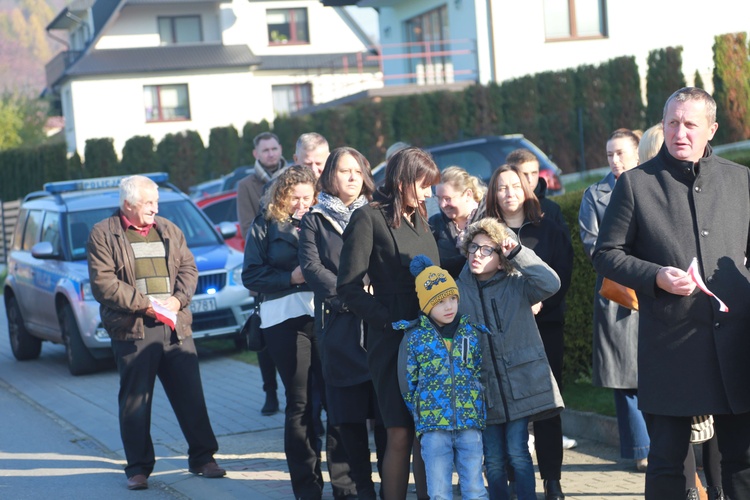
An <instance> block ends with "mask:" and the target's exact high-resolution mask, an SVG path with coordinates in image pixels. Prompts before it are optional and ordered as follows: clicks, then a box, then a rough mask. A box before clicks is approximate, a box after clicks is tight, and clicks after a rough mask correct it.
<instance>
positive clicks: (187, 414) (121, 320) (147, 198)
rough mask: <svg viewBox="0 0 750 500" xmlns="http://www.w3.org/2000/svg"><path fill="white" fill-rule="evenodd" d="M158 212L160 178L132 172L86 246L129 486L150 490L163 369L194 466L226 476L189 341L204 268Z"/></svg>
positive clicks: (197, 470) (196, 471) (194, 469)
mask: <svg viewBox="0 0 750 500" xmlns="http://www.w3.org/2000/svg"><path fill="white" fill-rule="evenodd" d="M158 212H159V192H158V186H157V185H156V183H154V181H152V180H151V179H149V178H148V177H144V176H140V175H134V176H131V177H127V178H125V179H123V180H122V182H121V183H120V210H119V211H118V212H116V213H114V214H112V216H111V217H108V218H106V219H104V220H103V221H101V222H99V223H97V224H96V225H95V226H94V227H93V229H92V230H91V234H90V235H89V240H88V244H87V251H88V265H89V277H90V279H91V292H92V293H93V295H94V298H95V299H96V300H97V302H99V304H100V312H101V317H102V323H103V324H104V328H105V329H106V330H107V333H108V334H109V336H110V337H111V338H112V351H113V352H114V354H115V361H116V362H117V369H118V371H119V373H120V392H119V395H118V402H119V415H120V436H121V437H122V444H123V448H124V449H125V458H126V459H127V465H126V466H125V475H126V476H127V477H128V489H131V490H142V489H146V488H148V476H149V475H150V474H151V472H153V470H154V464H155V462H156V457H155V455H154V445H153V443H152V442H151V429H150V424H151V404H152V400H153V394H154V382H155V381H156V377H157V375H158V377H159V380H161V383H162V386H164V392H166V394H167V397H168V398H169V402H170V403H171V404H172V409H173V410H174V412H175V416H176V417H177V421H178V422H179V423H180V428H181V429H182V432H183V434H184V435H185V439H186V440H187V442H188V447H189V448H188V467H189V469H190V472H192V473H193V474H197V475H200V476H204V477H211V478H217V477H223V476H224V475H225V474H226V471H225V470H224V469H222V468H221V467H219V466H218V465H217V464H216V462H215V461H214V454H215V453H216V452H217V450H218V449H219V445H218V443H217V442H216V437H215V436H214V432H213V430H212V429H211V423H210V421H209V419H208V411H207V409H206V401H205V399H204V397H203V387H202V385H201V378H200V372H199V370H198V356H197V354H196V351H195V344H194V343H193V338H192V330H191V323H192V319H193V317H192V315H191V313H190V308H189V304H190V300H191V299H192V298H193V293H194V292H195V287H196V284H197V281H198V269H197V268H196V267H195V260H194V259H193V254H192V253H191V252H190V249H188V247H187V243H186V242H185V236H184V235H183V234H182V231H181V230H180V228H178V227H177V226H176V225H174V224H173V223H172V222H170V221H168V220H167V219H164V218H162V217H158V216H157V215H156V214H157V213H158ZM170 312H171V313H173V314H174V315H175V316H176V321H174V318H170V316H171V314H170ZM170 321H172V322H173V324H172V325H168V324H166V322H170Z"/></svg>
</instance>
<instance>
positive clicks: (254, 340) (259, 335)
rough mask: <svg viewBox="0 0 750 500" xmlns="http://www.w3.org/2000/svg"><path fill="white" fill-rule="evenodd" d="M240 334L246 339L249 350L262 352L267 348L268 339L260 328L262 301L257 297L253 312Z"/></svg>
mask: <svg viewBox="0 0 750 500" xmlns="http://www.w3.org/2000/svg"><path fill="white" fill-rule="evenodd" d="M240 336H241V337H242V338H244V339H245V342H246V345H247V350H248V351H255V352H260V351H262V350H263V349H265V348H266V341H265V339H264V338H263V332H262V331H261V329H260V301H259V300H257V298H256V302H255V308H254V309H253V313H252V314H251V315H250V316H248V317H247V321H245V325H244V326H243V327H242V330H241V331H240Z"/></svg>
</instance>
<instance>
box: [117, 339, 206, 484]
mask: <svg viewBox="0 0 750 500" xmlns="http://www.w3.org/2000/svg"><path fill="white" fill-rule="evenodd" d="M112 350H113V351H114V354H115V361H116V362H117V369H118V371H119V373H120V393H119V395H118V402H119V407H120V409H119V413H120V435H121V437H122V444H123V448H124V449H125V457H126V459H127V462H128V463H127V466H126V467H125V474H126V475H127V476H128V477H133V476H135V475H137V474H144V475H146V476H148V475H149V474H151V472H152V471H153V470H154V463H155V462H156V457H155V455H154V445H153V443H152V441H151V404H152V401H153V394H154V383H155V381H156V377H157V376H158V377H159V380H160V381H161V384H162V386H163V387H164V392H165V393H166V394H167V398H168V399H169V402H170V404H171V405H172V409H173V410H174V413H175V416H176V417H177V422H178V423H179V425H180V429H182V433H183V435H184V436H185V439H186V440H187V443H188V465H189V467H191V468H196V467H201V466H203V465H205V464H207V463H208V462H210V461H212V460H213V456H214V453H216V451H217V450H218V449H219V445H218V443H217V442H216V437H215V436H214V432H213V430H212V429H211V422H210V421H209V418H208V410H207V409H206V401H205V399H204V397H203V385H202V384H201V376H200V370H199V368H198V355H197V353H196V351H195V344H194V343H193V339H192V338H187V339H185V340H183V341H182V342H178V341H177V336H176V335H175V333H174V332H172V331H171V330H170V329H169V328H168V327H166V326H164V325H156V326H152V327H146V334H145V338H144V339H142V340H136V341H118V340H113V341H112Z"/></svg>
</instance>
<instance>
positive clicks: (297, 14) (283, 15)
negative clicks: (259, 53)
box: [266, 9, 310, 45]
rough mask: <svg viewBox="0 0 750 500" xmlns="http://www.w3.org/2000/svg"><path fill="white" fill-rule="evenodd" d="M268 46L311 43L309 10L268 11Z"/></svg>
mask: <svg viewBox="0 0 750 500" xmlns="http://www.w3.org/2000/svg"><path fill="white" fill-rule="evenodd" d="M266 23H267V24H268V44H269V45H283V44H305V43H310V33H309V30H308V26H307V9H268V10H267V11H266Z"/></svg>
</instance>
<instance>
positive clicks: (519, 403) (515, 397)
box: [457, 246, 564, 425]
mask: <svg viewBox="0 0 750 500" xmlns="http://www.w3.org/2000/svg"><path fill="white" fill-rule="evenodd" d="M517 248H519V251H518V252H517V253H515V255H513V254H511V256H510V257H509V261H510V263H511V264H512V265H513V268H514V270H513V272H511V273H510V274H507V273H505V272H504V271H502V270H500V271H498V272H497V273H496V274H495V275H494V276H493V277H492V278H490V279H488V280H486V281H479V280H477V279H476V277H474V275H473V274H472V273H471V271H470V269H469V266H465V267H464V270H463V271H462V272H461V275H460V276H459V278H458V283H457V284H458V290H459V293H460V294H461V302H460V303H459V306H458V311H459V313H460V314H467V315H468V316H469V318H470V319H471V321H474V322H477V323H482V324H484V325H485V326H486V327H487V328H488V330H489V335H483V336H481V338H480V341H481V343H482V355H483V361H482V385H483V386H484V387H485V396H486V399H487V425H496V424H504V423H506V422H510V421H513V420H518V419H520V418H524V417H529V418H531V419H532V420H541V419H544V418H549V417H552V416H554V415H557V414H559V413H560V412H561V411H562V409H563V408H564V404H563V400H562V396H561V395H560V391H559V389H558V387H557V383H556V382H555V377H554V376H553V375H552V370H551V369H550V366H549V362H548V360H547V355H546V354H545V352H544V344H542V339H541V337H540V336H539V330H538V329H537V326H536V321H535V320H534V313H533V312H532V311H531V306H532V305H533V304H536V303H537V302H540V301H542V300H544V299H546V298H548V297H550V296H552V295H553V294H554V293H555V292H556V291H557V290H558V289H559V288H560V279H559V278H558V277H557V274H556V273H555V271H553V270H552V268H550V267H549V266H548V265H547V264H545V263H544V261H543V260H542V259H540V258H539V257H538V256H537V255H536V254H535V253H534V251H533V250H531V249H529V248H526V247H523V246H519V247H517Z"/></svg>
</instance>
